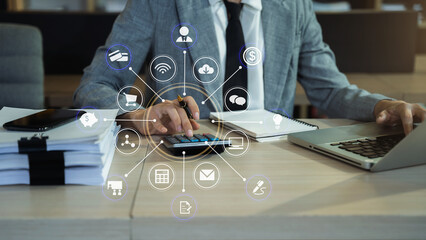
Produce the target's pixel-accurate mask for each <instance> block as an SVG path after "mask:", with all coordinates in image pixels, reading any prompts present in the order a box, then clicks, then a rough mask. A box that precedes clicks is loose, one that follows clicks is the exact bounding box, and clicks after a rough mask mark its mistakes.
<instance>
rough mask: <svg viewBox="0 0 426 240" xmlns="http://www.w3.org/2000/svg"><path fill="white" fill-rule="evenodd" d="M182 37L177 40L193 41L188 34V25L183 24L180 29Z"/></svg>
mask: <svg viewBox="0 0 426 240" xmlns="http://www.w3.org/2000/svg"><path fill="white" fill-rule="evenodd" d="M179 33H180V37H178V39H177V40H176V42H179V43H180V42H192V38H191V37H190V36H188V34H189V28H188V27H186V26H183V27H181V28H180V29H179Z"/></svg>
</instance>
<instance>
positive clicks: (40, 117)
mask: <svg viewBox="0 0 426 240" xmlns="http://www.w3.org/2000/svg"><path fill="white" fill-rule="evenodd" d="M84 113H86V112H84V111H79V110H69V109H47V110H44V111H41V112H38V113H35V114H32V115H29V116H26V117H23V118H19V119H16V120H13V121H10V122H7V123H5V124H3V127H4V128H5V129H7V130H12V131H30V132H44V131H47V130H50V129H53V128H56V127H59V126H62V125H64V124H66V123H69V122H72V121H74V120H76V119H79V118H80V116H81V115H83V114H84Z"/></svg>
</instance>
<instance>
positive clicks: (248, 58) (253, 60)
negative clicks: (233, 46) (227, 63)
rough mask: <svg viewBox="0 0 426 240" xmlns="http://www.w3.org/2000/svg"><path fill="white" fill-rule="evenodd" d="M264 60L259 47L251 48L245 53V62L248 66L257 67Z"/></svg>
mask: <svg viewBox="0 0 426 240" xmlns="http://www.w3.org/2000/svg"><path fill="white" fill-rule="evenodd" d="M262 59H263V58H262V52H261V51H260V50H259V49H258V48H257V47H249V48H247V49H246V50H244V52H243V60H244V62H245V63H246V64H247V65H248V66H256V65H257V64H259V63H260V62H261V61H262Z"/></svg>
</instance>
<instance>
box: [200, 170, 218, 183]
mask: <svg viewBox="0 0 426 240" xmlns="http://www.w3.org/2000/svg"><path fill="white" fill-rule="evenodd" d="M214 180H215V174H214V170H213V169H201V171H200V181H214Z"/></svg>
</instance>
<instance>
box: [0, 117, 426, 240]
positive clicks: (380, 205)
mask: <svg viewBox="0 0 426 240" xmlns="http://www.w3.org/2000/svg"><path fill="white" fill-rule="evenodd" d="M309 122H311V123H315V124H317V125H320V127H322V128H324V127H329V126H337V125H347V124H352V123H354V122H353V121H349V120H310V121H309ZM212 127H213V126H212V125H211V124H209V123H207V122H203V123H202V130H201V132H208V131H212V129H211V128H212ZM142 145H143V146H145V148H142V150H140V152H139V153H138V154H135V155H133V156H132V157H124V156H123V155H120V153H118V152H117V153H116V156H115V159H114V163H113V168H112V170H111V173H110V174H120V175H123V174H124V173H125V172H126V171H127V170H128V169H129V168H131V167H132V166H134V165H135V163H136V162H137V161H138V160H140V159H142V158H143V156H145V155H146V154H147V153H149V152H150V151H151V147H150V146H149V145H148V143H147V141H146V140H144V142H143V144H142ZM221 156H222V157H223V158H224V159H225V160H227V161H228V162H229V164H231V165H232V166H233V167H234V168H235V169H236V170H237V171H238V172H239V173H240V174H241V175H243V176H244V177H246V178H249V177H250V176H252V175H254V174H263V175H265V176H267V177H268V178H269V179H270V181H271V183H272V186H273V188H272V189H273V190H272V193H271V195H270V197H269V198H268V199H266V200H265V201H262V202H256V201H253V200H252V199H250V198H249V197H248V196H247V195H246V192H245V183H244V182H243V181H242V180H241V178H240V177H239V176H238V175H237V174H236V173H235V172H234V171H233V170H232V169H231V168H230V167H229V166H228V165H227V164H226V163H225V162H224V161H223V160H222V159H221V158H220V157H219V156H217V155H210V156H208V157H206V158H204V159H203V160H201V161H209V162H213V163H214V164H216V166H218V167H219V169H220V171H221V180H220V182H219V184H218V185H217V186H216V187H215V188H213V189H209V190H205V189H200V188H198V187H197V186H196V185H195V183H194V180H193V177H192V172H193V169H194V167H195V166H196V165H197V164H198V163H199V162H191V161H188V162H186V165H185V169H186V171H185V173H186V174H185V180H186V181H185V185H186V186H185V188H186V192H185V193H186V194H190V195H191V196H193V197H194V198H195V199H196V201H197V206H198V210H197V213H196V215H195V217H194V218H193V219H191V220H189V221H187V222H182V221H178V220H177V219H175V218H174V217H173V215H172V213H171V210H170V204H171V201H172V199H173V198H174V197H175V196H176V195H178V194H181V193H182V191H181V190H182V162H180V161H176V162H172V161H168V160H165V159H164V158H162V157H160V156H159V155H158V154H157V152H156V151H155V152H153V153H152V154H151V155H149V156H148V157H147V158H146V160H144V162H143V164H141V165H142V166H139V167H138V168H137V169H136V170H135V172H133V173H132V175H130V176H129V179H128V183H129V191H130V192H129V193H128V195H127V196H126V198H125V199H123V200H121V201H119V202H111V201H109V200H107V199H105V198H104V197H103V195H102V193H101V191H100V187H87V186H69V187H28V186H7V187H0V206H1V207H0V213H1V214H0V232H1V235H2V238H3V237H6V239H13V238H16V239H49V238H50V239H57V238H62V239H75V238H76V237H84V238H85V239H105V238H111V239H311V238H312V239H373V238H374V239H423V238H424V237H425V236H426V204H425V201H424V200H425V199H426V177H425V173H426V165H425V166H419V167H413V168H406V169H400V170H396V171H388V172H382V173H374V174H372V173H369V172H366V171H364V170H361V169H357V168H354V167H352V166H349V165H347V164H344V163H341V162H339V161H335V160H332V159H330V158H327V157H325V156H322V155H320V154H317V153H314V152H311V151H308V150H305V149H303V148H300V147H298V146H295V145H292V144H290V143H288V142H287V141H280V142H274V143H257V142H251V145H250V149H249V152H247V153H246V154H245V155H243V156H242V157H231V156H229V155H228V154H226V153H225V154H222V155H221ZM157 163H168V164H169V165H171V166H172V167H173V168H174V170H175V172H176V182H175V184H174V185H173V186H172V187H171V188H170V189H169V190H167V191H158V190H155V189H154V188H152V187H151V186H150V184H149V183H148V181H147V174H148V171H149V170H150V169H151V167H152V166H153V165H154V164H157ZM218 229H220V230H219V231H218Z"/></svg>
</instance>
